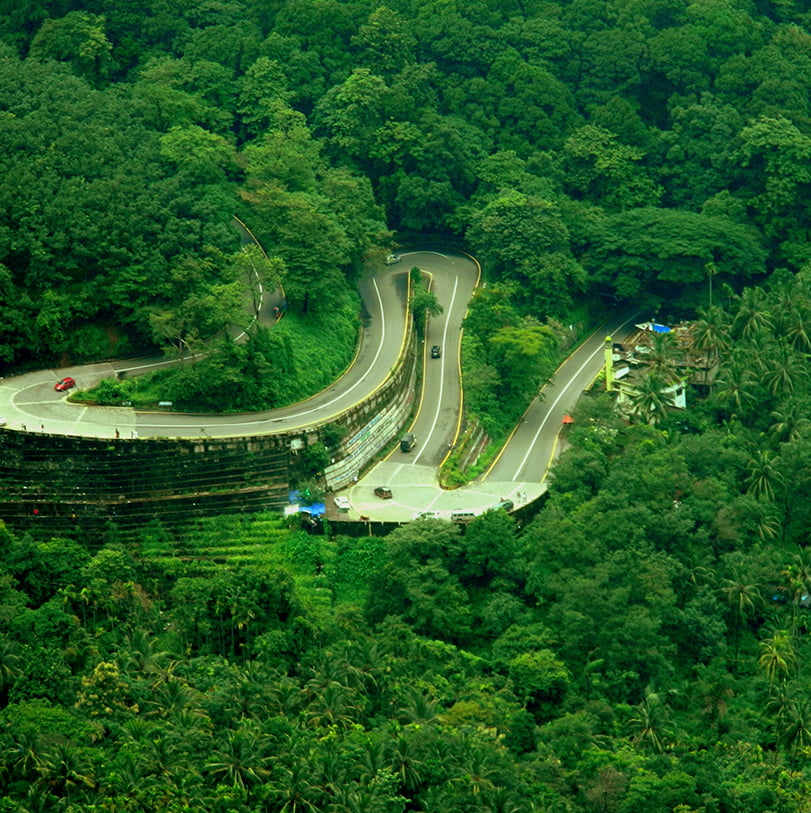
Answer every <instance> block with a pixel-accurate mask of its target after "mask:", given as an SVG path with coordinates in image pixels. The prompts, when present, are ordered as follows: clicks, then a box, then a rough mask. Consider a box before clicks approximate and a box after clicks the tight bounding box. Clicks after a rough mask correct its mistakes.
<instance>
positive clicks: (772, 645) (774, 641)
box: [758, 630, 797, 686]
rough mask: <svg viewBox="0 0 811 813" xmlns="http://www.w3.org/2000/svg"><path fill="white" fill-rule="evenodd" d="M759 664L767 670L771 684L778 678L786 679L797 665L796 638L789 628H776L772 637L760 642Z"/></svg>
mask: <svg viewBox="0 0 811 813" xmlns="http://www.w3.org/2000/svg"><path fill="white" fill-rule="evenodd" d="M758 664H760V666H762V667H763V668H764V669H765V670H766V674H767V675H768V676H769V684H770V685H772V686H773V685H774V682H775V680H777V678H782V679H783V680H785V679H786V678H788V675H789V672H791V671H793V670H794V669H795V668H796V666H797V653H796V652H795V651H794V638H793V636H792V635H791V633H790V632H789V631H788V630H776V631H775V632H774V633H773V634H772V636H771V637H770V638H767V639H766V640H765V641H761V642H760V657H759V658H758Z"/></svg>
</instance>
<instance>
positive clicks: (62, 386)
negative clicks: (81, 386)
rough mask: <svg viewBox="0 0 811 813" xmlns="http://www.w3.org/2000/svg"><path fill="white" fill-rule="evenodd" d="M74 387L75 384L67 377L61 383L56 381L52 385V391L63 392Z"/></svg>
mask: <svg viewBox="0 0 811 813" xmlns="http://www.w3.org/2000/svg"><path fill="white" fill-rule="evenodd" d="M75 386H76V382H75V381H74V380H73V379H72V378H70V377H68V378H63V379H62V380H61V381H57V382H56V384H55V385H54V389H55V390H56V391H57V392H64V391H65V390H69V389H71V388H72V387H75Z"/></svg>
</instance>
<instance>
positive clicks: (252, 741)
mask: <svg viewBox="0 0 811 813" xmlns="http://www.w3.org/2000/svg"><path fill="white" fill-rule="evenodd" d="M261 742H262V741H261V738H260V736H259V732H258V731H257V730H256V728H255V726H253V725H252V724H249V723H244V724H243V725H242V726H241V727H240V728H238V729H235V730H232V731H229V732H228V733H227V735H226V738H225V742H224V743H222V746H221V747H220V748H218V749H217V750H216V751H215V752H214V754H213V755H212V758H211V759H209V761H208V762H207V763H206V765H205V770H206V771H207V772H208V773H209V774H210V775H211V776H212V777H214V778H215V779H217V780H220V781H222V782H225V783H226V784H228V785H231V786H232V787H235V788H240V789H241V790H249V789H250V788H252V787H253V786H255V785H260V784H261V783H263V782H264V781H265V780H266V778H267V777H268V776H269V775H270V759H269V757H267V756H265V754H264V753H263V748H262V745H261Z"/></svg>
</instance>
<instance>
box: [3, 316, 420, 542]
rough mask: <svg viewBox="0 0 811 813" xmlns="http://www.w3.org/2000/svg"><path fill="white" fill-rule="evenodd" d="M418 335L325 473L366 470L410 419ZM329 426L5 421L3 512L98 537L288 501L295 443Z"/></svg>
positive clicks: (38, 527)
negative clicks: (51, 427) (260, 431)
mask: <svg viewBox="0 0 811 813" xmlns="http://www.w3.org/2000/svg"><path fill="white" fill-rule="evenodd" d="M410 336H411V338H410V340H409V342H408V345H407V348H406V351H405V353H404V354H403V357H402V358H401V359H400V361H399V363H398V366H397V367H396V368H395V369H394V370H393V371H392V374H391V376H389V378H388V379H387V380H386V382H385V383H384V384H383V385H382V386H381V387H380V388H379V389H378V390H377V391H376V392H375V393H374V394H373V395H372V397H371V398H369V399H368V400H367V401H364V402H363V403H361V404H358V405H356V406H355V407H353V408H351V409H349V410H347V411H346V412H345V413H344V414H343V415H341V416H340V417H339V418H337V419H336V420H335V421H334V422H332V423H335V424H338V425H340V426H341V427H343V430H344V436H343V441H342V443H341V445H340V447H339V448H338V449H336V450H334V451H333V452H332V463H331V464H330V466H329V467H328V468H327V470H326V472H325V479H326V482H327V485H328V487H329V488H330V489H332V490H335V489H337V488H340V487H342V486H344V485H346V484H347V483H349V482H351V481H352V480H353V479H354V477H356V476H358V475H359V473H360V472H361V471H362V470H363V468H364V467H365V466H367V465H368V464H369V462H371V461H372V460H373V459H374V457H375V455H377V453H378V452H379V451H380V450H381V449H382V448H383V447H385V446H386V445H387V444H388V443H389V442H390V441H391V440H392V439H393V438H394V437H396V436H397V435H398V434H399V433H400V431H401V429H402V426H403V424H404V422H405V420H406V419H407V418H408V416H409V414H410V412H411V409H412V406H413V400H414V398H415V380H416V363H417V354H416V350H417V343H416V340H415V338H414V335H413V331H412V332H410ZM323 428H324V425H322V426H315V427H312V428H310V429H309V430H307V431H306V432H301V431H298V432H294V433H286V432H283V433H279V434H272V435H262V436H257V437H245V438H228V439H217V438H206V439H200V440H183V439H179V440H178V439H159V438H145V439H139V440H131V439H117V440H102V439H98V438H81V437H73V436H70V437H69V436H62V435H49V434H46V433H41V432H39V433H33V432H16V431H15V432H9V431H2V430H0V519H2V520H4V521H5V522H6V524H7V525H9V527H11V528H13V529H15V530H30V531H32V532H34V533H38V534H39V533H41V534H42V535H48V536H59V535H60V534H62V535H65V536H70V537H72V538H76V539H79V540H81V541H86V542H91V543H92V542H100V541H102V540H103V539H105V538H109V537H110V535H111V534H115V533H117V534H119V535H120V536H121V537H123V538H127V537H132V536H133V535H135V534H136V533H137V532H138V530H139V529H142V528H144V527H145V526H147V525H148V524H149V523H150V522H154V521H155V520H157V521H160V522H161V524H163V525H164V526H166V527H182V526H188V524H189V523H192V522H193V521H194V520H195V519H196V518H198V517H203V516H213V515H220V514H229V513H242V512H254V511H264V510H268V509H279V510H281V509H282V507H283V506H284V505H285V504H287V501H288V494H289V491H290V483H291V481H292V480H293V479H295V477H296V475H297V468H298V467H299V460H298V454H297V452H296V451H295V450H294V449H295V448H296V447H299V448H301V447H306V446H308V445H311V444H313V443H316V442H318V441H319V440H320V433H321V430H322V429H323ZM291 447H293V448H291ZM111 523H112V525H111Z"/></svg>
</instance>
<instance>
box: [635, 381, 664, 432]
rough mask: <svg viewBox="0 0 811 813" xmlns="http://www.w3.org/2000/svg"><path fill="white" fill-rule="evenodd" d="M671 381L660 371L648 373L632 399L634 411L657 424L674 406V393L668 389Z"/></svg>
mask: <svg viewBox="0 0 811 813" xmlns="http://www.w3.org/2000/svg"><path fill="white" fill-rule="evenodd" d="M669 386H670V383H669V382H668V381H667V379H666V378H664V377H663V376H661V375H660V374H658V373H655V372H651V373H648V375H646V376H645V377H644V378H643V379H642V380H641V381H640V382H639V386H638V387H637V388H636V390H637V391H636V394H635V395H634V396H633V399H632V411H633V414H634V415H637V416H639V417H640V418H641V419H642V420H643V421H645V423H650V424H656V423H658V422H659V421H660V420H661V419H662V418H663V417H664V416H665V415H667V411H668V409H669V408H670V407H672V406H673V398H674V396H673V393H672V392H669V391H668V387H669Z"/></svg>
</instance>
